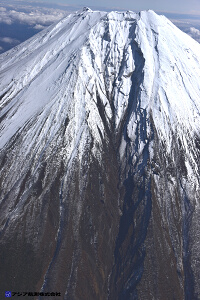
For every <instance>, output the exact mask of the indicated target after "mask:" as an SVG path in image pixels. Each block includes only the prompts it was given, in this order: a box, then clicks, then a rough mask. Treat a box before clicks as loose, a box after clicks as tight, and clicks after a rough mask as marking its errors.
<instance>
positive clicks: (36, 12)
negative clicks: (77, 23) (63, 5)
mask: <svg viewBox="0 0 200 300" xmlns="http://www.w3.org/2000/svg"><path fill="white" fill-rule="evenodd" d="M27 10H28V11H17V10H10V9H6V8H4V7H1V9H0V23H5V24H8V25H11V24H13V23H15V22H20V23H22V24H28V25H30V26H34V25H35V26H37V27H38V26H39V25H41V26H47V25H50V24H52V23H53V22H56V21H58V20H60V19H62V18H63V17H65V16H66V15H68V14H69V13H70V12H67V11H62V10H60V9H47V8H33V7H30V6H29V7H28V9H27ZM38 28H39V27H38Z"/></svg>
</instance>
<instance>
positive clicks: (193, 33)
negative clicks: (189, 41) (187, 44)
mask: <svg viewBox="0 0 200 300" xmlns="http://www.w3.org/2000/svg"><path fill="white" fill-rule="evenodd" d="M190 33H191V34H192V35H197V36H200V30H198V29H197V28H194V27H190Z"/></svg>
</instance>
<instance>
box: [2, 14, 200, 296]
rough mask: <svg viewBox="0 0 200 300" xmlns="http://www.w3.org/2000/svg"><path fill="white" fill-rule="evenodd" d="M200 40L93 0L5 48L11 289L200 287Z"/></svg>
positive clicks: (181, 292) (174, 290)
mask: <svg viewBox="0 0 200 300" xmlns="http://www.w3.org/2000/svg"><path fill="white" fill-rule="evenodd" d="M199 50H200V45H199V44H198V43H197V42H195V41H194V40H192V39H191V38H190V37H189V36H187V35H186V34H184V33H182V32H181V31H180V30H179V29H177V28H176V27H175V26H174V25H173V24H172V23H171V22H170V21H169V20H167V19H166V18H165V17H163V16H162V17H160V16H157V15H156V14H155V13H154V12H153V11H143V12H140V13H138V14H136V13H133V12H130V11H128V12H122V13H118V12H111V13H106V12H93V11H91V10H88V9H87V8H86V9H84V10H83V11H82V12H77V13H76V14H72V15H70V16H68V17H66V18H64V19H63V20H61V21H60V22H58V23H57V24H56V25H55V24H54V25H52V26H50V27H49V28H48V29H45V30H44V31H42V32H41V33H38V34H37V35H36V36H35V37H32V38H31V39H30V40H28V41H26V42H24V43H23V44H22V45H19V46H17V47H16V49H13V50H10V51H8V52H7V53H4V54H2V55H1V56H0V62H1V67H0V72H1V82H0V84H1V91H2V92H1V96H0V97H1V102H0V108H1V111H0V120H1V123H0V147H1V150H0V165H1V171H0V190H1V194H0V195H1V202H0V207H1V214H0V219H1V227H0V228H1V229H0V230H1V240H0V247H1V249H2V250H1V252H2V253H3V254H4V256H3V255H2V256H1V260H0V264H1V268H2V270H4V274H6V276H5V275H3V274H2V276H3V277H2V278H1V282H2V284H3V286H4V287H6V286H7V284H8V282H11V287H12V289H16V288H18V287H20V288H21V289H23V290H25V289H29V290H30V289H33V290H36V289H37V290H38V291H43V292H47V291H50V290H52V289H55V290H57V289H59V290H60V292H61V294H62V297H64V298H63V299H77V298H78V299H153V297H154V298H156V299H162V300H165V299H173V298H175V299H191V298H192V299H197V298H198V296H199V294H200V290H199V289H200V287H199V284H198V276H199V272H200V266H199V259H198V249H199V247H198V239H199V233H198V228H199V221H198V219H199V217H198V216H199V200H198V199H199V191H200V189H199V175H198V174H199V167H200V166H199V150H200V148H199V141H200V137H199V135H200V131H199V126H200V122H199V121H198V117H199V111H200V102H199V99H200V84H199V82H200V81H199V80H198V79H199V78H200V55H199V53H200V51H199ZM12 240H13V245H12ZM105 252H106V253H107V255H105ZM13 253H14V259H13V260H11V261H9V260H10V257H11V256H12V255H13ZM15 260H16V261H15ZM27 265H28V266H29V267H28V270H26V268H27ZM9 266H10V268H12V270H13V273H12V274H9V272H8V271H6V268H8V269H9ZM11 266H12V267H11ZM19 266H21V271H19ZM31 270H33V272H32V273H31V274H29V273H30V271H31ZM14 278H15V279H14ZM35 299H37V297H35Z"/></svg>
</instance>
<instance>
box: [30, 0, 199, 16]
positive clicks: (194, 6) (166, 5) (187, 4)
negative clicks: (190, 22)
mask: <svg viewBox="0 0 200 300" xmlns="http://www.w3.org/2000/svg"><path fill="white" fill-rule="evenodd" d="M33 2H36V0H33ZM41 2H44V3H47V2H50V3H60V4H65V5H69V4H75V5H80V6H89V7H91V6H94V4H95V5H96V6H102V7H107V8H117V9H125V10H137V11H138V10H148V9H152V10H156V11H164V12H175V13H187V14H199V15H200V0H167V1H166V0H165V1H164V0H123V1H122V0H101V1H94V0H73V1H70V0H58V1H55V0H41Z"/></svg>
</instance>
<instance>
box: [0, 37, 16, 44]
mask: <svg viewBox="0 0 200 300" xmlns="http://www.w3.org/2000/svg"><path fill="white" fill-rule="evenodd" d="M0 42H3V43H7V44H19V43H20V41H19V40H17V39H13V38H11V37H7V36H5V37H0Z"/></svg>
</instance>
